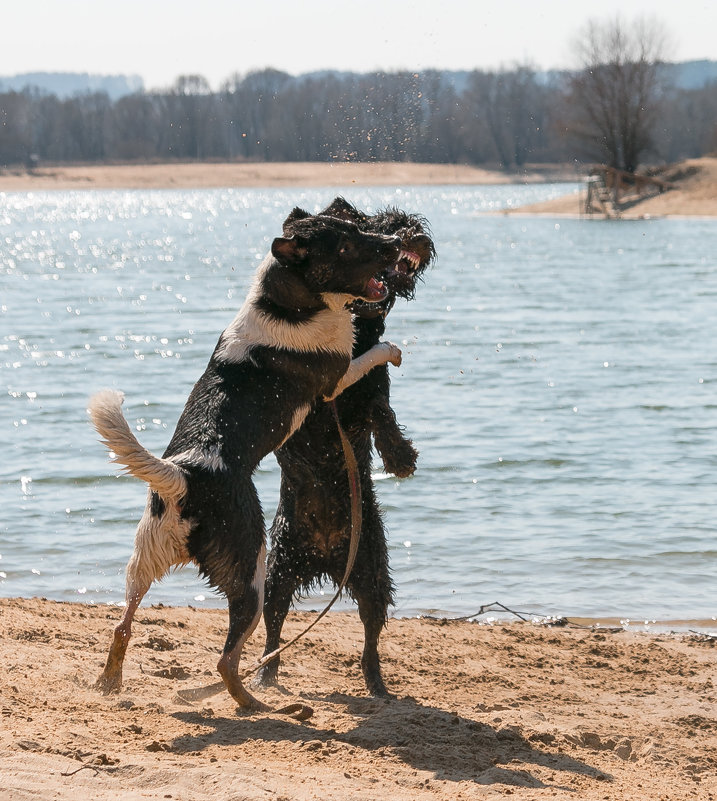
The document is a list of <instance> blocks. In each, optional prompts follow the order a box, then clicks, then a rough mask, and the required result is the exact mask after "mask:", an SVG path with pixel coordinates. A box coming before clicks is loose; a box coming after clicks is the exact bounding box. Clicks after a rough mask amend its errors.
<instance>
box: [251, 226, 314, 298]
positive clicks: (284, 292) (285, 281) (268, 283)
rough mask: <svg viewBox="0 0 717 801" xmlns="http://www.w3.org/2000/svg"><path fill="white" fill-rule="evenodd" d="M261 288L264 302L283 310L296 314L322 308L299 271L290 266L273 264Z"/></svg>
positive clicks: (280, 263)
mask: <svg viewBox="0 0 717 801" xmlns="http://www.w3.org/2000/svg"><path fill="white" fill-rule="evenodd" d="M282 241H289V242H290V241H291V240H282ZM261 288H262V295H263V297H264V298H265V299H266V300H268V301H270V302H271V303H273V304H275V305H276V306H280V307H281V308H283V309H292V310H294V311H296V312H298V311H301V310H304V311H306V310H309V309H318V308H322V307H323V302H322V300H321V298H320V297H319V296H318V295H316V294H314V293H313V292H312V291H311V290H310V289H309V288H308V287H307V286H306V283H305V282H304V280H303V277H302V276H301V271H300V270H295V269H292V265H291V264H284V263H282V262H281V261H279V263H278V264H277V263H274V265H273V266H272V267H271V268H270V269H269V270H267V271H266V273H265V275H264V277H263V279H262V286H261Z"/></svg>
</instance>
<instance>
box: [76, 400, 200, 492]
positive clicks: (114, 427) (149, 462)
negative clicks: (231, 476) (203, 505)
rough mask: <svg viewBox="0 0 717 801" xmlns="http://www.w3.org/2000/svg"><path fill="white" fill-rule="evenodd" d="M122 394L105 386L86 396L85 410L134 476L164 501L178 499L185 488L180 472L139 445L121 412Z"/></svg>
mask: <svg viewBox="0 0 717 801" xmlns="http://www.w3.org/2000/svg"><path fill="white" fill-rule="evenodd" d="M123 403H124V395H123V394H122V393H121V392H116V391H115V390H111V389H107V390H104V391H102V392H98V393H97V394H96V395H93V396H92V397H91V398H90V405H89V408H88V411H89V413H90V417H91V418H92V423H93V425H94V427H95V428H96V429H97V431H99V433H100V435H101V436H102V442H103V443H104V444H105V445H106V446H107V447H108V448H109V449H110V450H111V451H113V453H114V454H115V458H114V459H113V461H114V462H117V463H118V464H122V465H124V466H125V467H126V468H127V470H128V471H129V472H130V473H131V474H132V475H133V476H135V477H136V478H141V479H142V480H143V481H146V482H147V483H148V484H149V486H150V487H151V488H152V489H153V490H154V491H155V492H157V493H159V495H161V496H162V498H163V499H164V500H166V501H172V500H179V499H180V498H181V497H182V496H183V495H185V494H186V491H187V480H186V478H185V476H184V472H183V471H182V469H181V468H180V467H178V466H177V465H176V464H174V462H171V461H170V460H169V459H160V458H159V457H157V456H154V454H151V453H150V452H149V451H148V450H147V449H146V448H143V447H142V446H141V445H140V444H139V442H138V441H137V438H136V437H135V435H134V434H133V433H132V431H131V429H130V427H129V425H128V424H127V421H126V420H125V418H124V415H123V414H122V404H123Z"/></svg>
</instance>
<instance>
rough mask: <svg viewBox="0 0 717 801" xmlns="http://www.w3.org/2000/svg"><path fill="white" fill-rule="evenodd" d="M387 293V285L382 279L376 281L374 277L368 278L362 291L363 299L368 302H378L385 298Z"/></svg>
mask: <svg viewBox="0 0 717 801" xmlns="http://www.w3.org/2000/svg"><path fill="white" fill-rule="evenodd" d="M387 295H388V287H387V286H386V284H384V283H383V281H378V280H377V279H376V278H371V279H369V282H368V283H367V284H366V287H365V288H364V293H363V296H362V298H363V300H365V301H368V302H369V303H378V302H380V301H382V300H385V299H386V296H387Z"/></svg>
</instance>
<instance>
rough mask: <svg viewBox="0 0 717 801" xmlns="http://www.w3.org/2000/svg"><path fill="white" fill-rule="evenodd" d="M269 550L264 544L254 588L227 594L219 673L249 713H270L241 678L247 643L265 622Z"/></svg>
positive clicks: (228, 688)
mask: <svg viewBox="0 0 717 801" xmlns="http://www.w3.org/2000/svg"><path fill="white" fill-rule="evenodd" d="M265 559H266V548H265V546H264V545H263V544H262V546H261V548H260V550H259V555H258V557H257V561H256V571H255V573H254V579H253V581H252V583H251V585H250V586H247V587H245V589H244V592H238V593H232V594H230V593H229V592H227V590H226V589H225V588H222V589H224V591H225V593H226V594H227V597H228V600H229V631H228V633H227V639H226V642H225V644H224V651H223V652H222V655H221V658H220V659H219V662H218V664H217V670H218V671H219V674H220V675H221V677H222V680H223V681H224V684H225V686H226V688H227V690H228V691H229V694H230V695H231V697H232V698H233V699H234V700H235V701H236V702H237V703H238V704H239V706H241V707H244V708H245V709H251V710H259V711H262V710H263V711H266V710H269V709H270V707H268V706H267V705H266V704H264V703H262V702H261V701H259V700H258V699H257V698H255V697H254V696H253V695H252V694H251V693H250V692H248V690H247V689H246V688H245V687H244V685H243V684H242V682H241V679H240V678H239V660H240V659H241V654H242V649H243V648H244V643H245V642H246V641H247V640H248V639H249V637H250V636H251V635H252V633H253V632H254V629H255V628H256V627H257V625H258V623H259V620H260V619H261V611H262V603H263V600H264V577H265V575H266V566H265Z"/></svg>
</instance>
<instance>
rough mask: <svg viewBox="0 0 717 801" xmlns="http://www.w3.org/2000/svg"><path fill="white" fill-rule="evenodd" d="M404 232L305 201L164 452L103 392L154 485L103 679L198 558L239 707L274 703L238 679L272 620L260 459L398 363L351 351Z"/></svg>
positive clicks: (115, 431) (111, 431)
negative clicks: (250, 648) (163, 584)
mask: <svg viewBox="0 0 717 801" xmlns="http://www.w3.org/2000/svg"><path fill="white" fill-rule="evenodd" d="M399 246H400V240H399V239H398V237H396V236H394V235H387V236H384V235H381V234H379V233H370V232H364V231H361V230H360V229H359V227H358V226H357V225H356V224H355V223H354V222H353V221H351V220H348V219H338V218H336V217H330V216H326V215H309V214H307V213H306V212H304V211H302V210H300V209H295V210H294V211H293V212H292V214H291V215H289V217H288V218H287V219H286V221H285V223H284V235H283V236H282V237H277V238H276V239H275V240H274V241H273V244H272V247H271V253H270V254H269V255H268V256H267V258H266V259H265V260H264V262H263V263H262V265H261V266H260V268H259V270H258V271H257V273H256V275H255V278H254V282H253V285H252V287H251V289H250V291H249V294H248V296H247V299H246V301H245V303H244V305H243V306H242V308H241V309H240V310H239V313H238V314H237V316H236V317H235V319H234V320H233V322H232V323H231V324H230V325H229V326H228V327H227V328H226V329H225V331H224V332H223V333H222V334H221V336H220V338H219V341H218V343H217V346H216V348H215V350H214V353H213V354H212V356H211V359H210V360H209V364H208V366H207V368H206V370H205V372H204V374H203V375H202V376H201V378H200V379H199V381H198V382H197V383H196V385H195V386H194V388H193V390H192V392H191V394H190V396H189V399H188V400H187V403H186V405H185V407H184V411H183V412H182V414H181V416H180V418H179V421H178V423H177V427H176V429H175V431H174V435H173V436H172V439H171V441H170V443H169V445H168V447H167V449H166V451H165V452H164V454H163V456H162V457H161V458H158V457H156V456H154V455H152V454H151V453H149V452H148V451H147V450H145V449H144V448H143V447H142V446H141V445H140V444H139V442H138V441H137V439H136V438H135V436H134V434H133V433H132V431H131V430H130V428H129V426H128V425H127V422H126V421H125V418H124V416H123V415H122V411H121V404H122V400H123V397H122V395H121V393H119V392H114V391H105V392H101V393H99V394H97V395H95V396H94V397H93V398H92V399H91V401H90V407H89V412H90V415H91V418H92V421H93V423H94V425H95V427H96V428H97V430H98V431H99V432H100V434H101V436H102V437H103V440H104V442H105V444H106V445H107V446H108V447H109V448H110V449H111V450H112V451H113V452H114V455H115V461H116V462H119V463H120V464H123V465H124V466H125V467H126V468H127V470H128V471H129V472H130V473H132V474H133V475H134V476H136V477H138V478H141V479H143V480H144V481H146V482H147V483H148V484H149V492H148V499H147V505H146V508H145V512H144V515H143V517H142V519H141V521H140V523H139V525H138V528H137V533H136V538H135V546H134V552H133V554H132V557H131V559H130V561H129V564H128V566H127V577H126V582H127V588H126V593H127V595H126V600H127V605H126V610H125V614H124V617H123V619H122V621H121V622H120V624H119V625H118V626H117V628H116V629H115V634H114V638H113V640H112V644H111V647H110V650H109V654H108V657H107V663H106V665H105V669H104V671H103V673H102V675H101V676H100V678H99V680H98V682H97V686H98V688H99V689H101V690H102V691H104V692H112V691H117V690H119V688H120V686H121V684H122V665H123V661H124V656H125V652H126V649H127V645H128V642H129V639H130V634H131V623H132V618H133V616H134V613H135V611H136V609H137V607H138V606H139V603H140V602H141V600H142V597H143V596H144V595H145V593H146V592H147V590H148V589H149V587H150V585H151V584H152V582H153V581H155V580H157V579H160V578H162V576H164V575H165V574H166V573H167V572H168V571H169V570H170V569H171V568H173V567H175V566H180V565H185V564H188V563H190V562H193V563H195V564H196V565H197V566H198V568H199V572H200V574H201V575H202V576H204V577H205V578H206V579H207V581H208V583H209V584H210V585H211V586H213V587H216V588H218V589H219V590H220V591H221V592H222V593H223V594H224V595H225V596H226V598H227V601H228V606H229V629H228V633H227V638H226V642H225V645H224V649H223V652H222V655H221V658H220V660H219V663H218V665H217V668H218V670H219V673H220V675H221V677H222V680H223V682H224V684H225V686H226V688H227V690H228V691H229V693H230V694H231V695H232V697H233V698H234V699H235V700H236V701H237V703H238V704H239V705H240V706H241V707H245V708H248V709H268V707H266V706H265V705H264V704H263V703H262V702H260V701H259V700H258V699H256V698H255V697H254V696H252V695H251V694H250V693H249V692H248V691H247V690H246V688H245V687H244V686H243V684H242V682H241V679H240V677H239V675H238V664H239V659H240V657H241V652H242V647H243V645H244V643H245V642H246V640H247V638H248V637H249V636H250V634H251V633H252V632H253V631H254V628H255V627H256V625H257V623H258V621H259V619H260V617H261V610H262V603H263V594H264V582H265V557H266V548H265V532H264V520H263V514H262V510H261V506H260V503H259V498H258V496H257V493H256V489H255V487H254V484H253V481H252V474H253V472H254V470H255V469H256V467H257V465H258V464H259V462H260V460H261V459H262V458H263V457H264V456H266V455H267V454H269V453H270V452H272V451H275V450H277V449H280V447H281V445H282V444H283V443H284V442H285V441H286V440H287V439H289V438H290V437H291V435H292V433H293V432H294V431H296V430H297V429H298V428H299V426H300V425H301V423H302V421H303V420H304V418H305V417H306V416H307V414H309V413H310V410H311V408H312V406H325V405H327V404H325V403H324V400H323V399H324V398H326V397H331V396H334V395H336V394H337V393H339V392H341V391H342V389H344V388H345V387H346V386H349V385H350V384H351V383H352V382H353V381H355V380H358V379H359V378H360V377H361V376H362V375H364V374H365V373H366V372H367V371H369V370H370V369H372V368H373V367H375V366H376V365H383V366H384V367H385V365H386V363H387V362H388V361H392V362H393V363H396V364H400V350H399V349H398V348H396V347H395V346H394V345H391V344H390V343H381V344H377V345H376V347H374V348H372V349H370V350H369V351H367V352H365V353H363V352H362V357H361V358H360V359H358V360H356V359H354V360H352V358H351V353H352V348H353V342H354V331H353V322H352V317H351V312H350V310H349V309H348V308H347V306H348V304H350V303H351V302H353V301H355V300H356V299H357V298H363V299H364V300H366V301H377V300H381V299H382V298H383V296H384V295H385V291H386V290H385V288H384V287H383V286H381V285H380V284H379V283H377V282H376V280H375V279H374V276H375V275H377V274H380V273H382V272H384V271H385V270H387V269H388V268H389V266H390V265H392V264H395V263H396V261H397V258H398V256H399Z"/></svg>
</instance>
